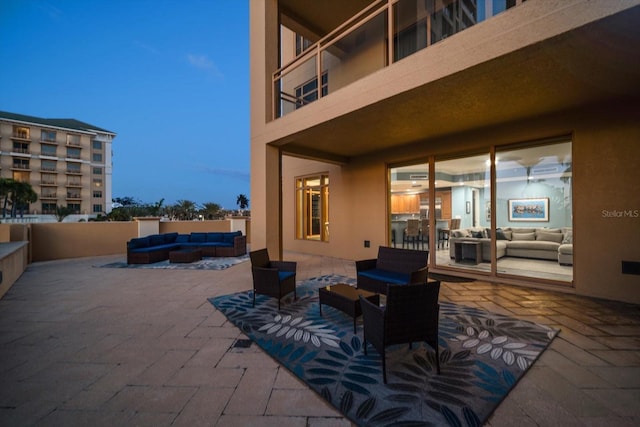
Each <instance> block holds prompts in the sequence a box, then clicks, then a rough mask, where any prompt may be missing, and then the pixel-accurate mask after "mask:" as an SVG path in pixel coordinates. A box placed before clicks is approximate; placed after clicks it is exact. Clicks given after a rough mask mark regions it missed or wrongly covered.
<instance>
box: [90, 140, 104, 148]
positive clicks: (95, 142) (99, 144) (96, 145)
mask: <svg viewBox="0 0 640 427" xmlns="http://www.w3.org/2000/svg"><path fill="white" fill-rule="evenodd" d="M91 146H92V147H93V149H94V150H102V141H98V140H95V139H94V140H93V141H92V142H91Z"/></svg>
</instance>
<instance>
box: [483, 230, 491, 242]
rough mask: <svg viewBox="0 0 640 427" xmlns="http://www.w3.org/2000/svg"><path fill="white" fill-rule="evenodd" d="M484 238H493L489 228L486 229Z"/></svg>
mask: <svg viewBox="0 0 640 427" xmlns="http://www.w3.org/2000/svg"><path fill="white" fill-rule="evenodd" d="M484 237H486V238H487V239H490V238H491V230H489V229H488V228H485V229H484Z"/></svg>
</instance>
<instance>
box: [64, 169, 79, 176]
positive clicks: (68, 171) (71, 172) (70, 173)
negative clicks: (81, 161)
mask: <svg viewBox="0 0 640 427" xmlns="http://www.w3.org/2000/svg"><path fill="white" fill-rule="evenodd" d="M66 173H67V174H69V175H82V171H81V170H80V169H67V170H66Z"/></svg>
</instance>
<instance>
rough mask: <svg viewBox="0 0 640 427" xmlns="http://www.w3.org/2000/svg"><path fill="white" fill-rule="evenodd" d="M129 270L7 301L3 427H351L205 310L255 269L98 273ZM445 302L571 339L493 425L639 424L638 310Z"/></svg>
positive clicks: (57, 281) (55, 279)
mask: <svg viewBox="0 0 640 427" xmlns="http://www.w3.org/2000/svg"><path fill="white" fill-rule="evenodd" d="M121 258H122V255H120V256H114V257H98V258H82V259H70V260H60V261H47V262H39V263H34V264H31V265H29V266H28V268H27V270H26V271H25V272H24V274H23V275H22V276H21V277H20V278H19V279H18V281H17V282H16V283H15V284H14V285H13V287H12V288H11V289H10V290H9V291H8V292H7V294H6V295H5V296H4V297H3V298H2V299H1V300H0V331H1V332H0V343H1V345H0V360H2V365H1V366H0V373H1V374H0V375H1V377H2V381H1V382H0V424H1V425H65V426H74V425H148V426H170V425H172V426H183V425H184V426H186V425H189V426H192V425H215V426H239V425H256V426H275V425H277V426H279V427H284V426H318V427H319V426H328V425H331V426H348V425H350V422H349V421H348V420H346V419H344V418H343V417H342V416H341V414H340V413H339V412H337V411H336V410H334V409H333V408H332V407H331V406H329V405H328V404H326V403H325V402H324V401H323V399H322V398H321V397H320V396H318V395H316V394H315V393H314V392H313V391H311V390H310V389H308V388H307V387H306V386H305V385H304V384H302V383H301V382H299V381H298V380H297V379H296V377H295V376H294V375H292V374H290V373H289V372H288V371H287V370H286V369H284V368H282V367H280V366H279V365H278V364H277V363H275V362H274V361H273V359H271V358H270V357H269V356H268V355H266V354H265V353H264V352H263V351H262V350H261V349H260V348H258V347H257V346H256V345H255V344H252V345H250V346H248V347H246V346H245V345H244V344H246V342H245V341H244V340H246V336H244V335H243V334H242V333H241V332H240V330H239V329H237V328H236V327H235V326H233V325H232V324H231V323H230V322H229V321H228V320H227V319H226V317H225V316H224V315H222V314H221V313H220V312H218V311H217V310H216V309H215V308H214V307H213V306H212V305H211V304H210V303H209V302H208V301H207V298H210V297H214V296H217V295H225V294H229V293H233V292H238V291H241V290H249V289H251V287H252V275H251V265H250V263H248V262H245V263H242V264H238V265H235V266H233V267H231V268H227V269H225V270H219V271H212V270H149V269H124V268H110V269H105V268H95V267H94V266H98V265H104V264H106V263H109V262H111V261H115V260H118V259H121ZM285 259H287V260H291V261H295V262H296V263H297V271H296V279H297V280H298V281H301V280H305V279H308V278H311V277H318V276H322V275H327V274H340V275H345V276H349V277H353V278H355V277H356V270H355V263H354V262H353V261H347V260H341V259H336V258H329V257H320V256H314V255H306V254H299V253H291V252H288V253H286V254H285ZM440 301H451V302H455V303H458V304H465V305H469V306H474V307H478V308H482V309H484V310H488V311H492V312H496V313H504V314H508V315H510V316H513V317H518V318H522V319H528V320H531V321H534V322H537V323H542V324H546V325H550V326H553V327H555V328H559V329H561V332H560V334H559V336H558V337H557V338H556V339H555V340H553V342H552V344H551V346H550V348H549V349H548V350H546V351H545V352H544V353H543V354H542V356H541V358H540V360H538V361H537V362H536V363H535V365H534V366H533V367H532V368H531V370H530V371H529V372H528V373H527V374H526V375H525V376H524V378H523V379H522V380H521V381H520V382H519V384H517V386H516V387H515V389H514V390H513V391H512V392H511V393H510V394H509V395H508V396H507V398H506V399H505V400H504V401H503V402H502V403H501V404H500V406H499V407H498V409H497V410H496V412H495V413H494V414H493V416H492V417H491V418H490V420H489V423H488V425H491V426H504V425H522V426H529V425H531V426H533V425H551V424H553V425H591V426H596V425H615V426H633V425H638V424H639V423H640V408H639V407H638V405H637V402H638V401H639V400H640V320H639V319H640V306H637V305H631V304H624V303H617V302H611V301H602V300H596V299H590V298H584V297H576V296H573V295H570V294H562V293H555V292H549V291H543V290H535V289H528V288H521V287H514V286H506V285H493V284H488V283H482V282H471V283H449V282H446V281H443V282H442V284H441V289H440ZM345 316H346V315H345ZM359 327H360V326H359Z"/></svg>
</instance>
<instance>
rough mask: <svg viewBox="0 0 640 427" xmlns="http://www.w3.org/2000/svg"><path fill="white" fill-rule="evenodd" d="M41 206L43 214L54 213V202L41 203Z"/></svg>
mask: <svg viewBox="0 0 640 427" xmlns="http://www.w3.org/2000/svg"><path fill="white" fill-rule="evenodd" d="M41 207H42V213H43V214H44V215H55V213H56V204H55V203H42V205H41Z"/></svg>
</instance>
